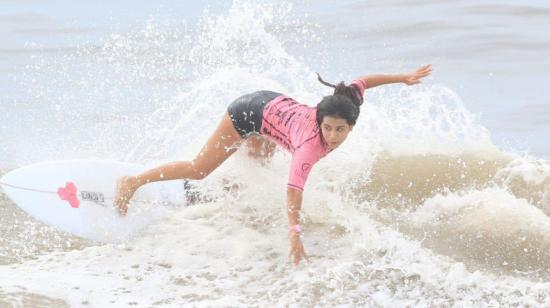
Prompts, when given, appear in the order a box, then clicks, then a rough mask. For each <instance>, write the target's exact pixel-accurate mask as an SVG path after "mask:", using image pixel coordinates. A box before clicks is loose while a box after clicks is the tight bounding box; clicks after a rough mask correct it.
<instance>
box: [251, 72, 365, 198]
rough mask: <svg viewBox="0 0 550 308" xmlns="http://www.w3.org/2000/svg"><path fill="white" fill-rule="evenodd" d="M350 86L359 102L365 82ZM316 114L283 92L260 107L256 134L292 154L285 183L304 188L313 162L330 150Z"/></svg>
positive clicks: (354, 82)
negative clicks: (259, 126) (260, 112)
mask: <svg viewBox="0 0 550 308" xmlns="http://www.w3.org/2000/svg"><path fill="white" fill-rule="evenodd" d="M350 86H354V88H355V89H356V90H357V96H358V98H359V101H360V102H361V103H362V102H363V93H364V92H365V88H366V84H365V82H364V81H363V80H360V79H359V80H354V81H353V82H352V83H351V84H350ZM316 114H317V108H316V107H311V106H308V105H304V104H300V103H298V102H297V101H295V100H294V99H292V98H290V97H288V96H285V95H280V96H277V97H276V98H275V99H273V100H272V101H270V102H269V103H267V105H266V106H265V107H264V109H263V117H262V126H261V130H260V135H263V136H266V137H267V138H268V139H269V140H271V141H274V142H275V143H277V144H279V145H281V146H283V147H284V148H285V149H287V150H288V151H289V152H290V153H291V154H292V164H291V167H290V175H289V179H288V186H289V187H292V188H295V189H299V190H304V185H305V183H306V180H307V177H308V175H309V172H310V171H311V168H312V167H313V165H314V164H315V163H316V162H318V161H319V160H320V159H321V158H323V157H325V156H326V155H327V154H328V153H329V152H330V151H331V149H329V148H328V146H327V145H326V143H325V142H324V140H322V136H321V133H320V130H319V127H318V125H317V121H316Z"/></svg>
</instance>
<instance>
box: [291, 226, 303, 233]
mask: <svg viewBox="0 0 550 308" xmlns="http://www.w3.org/2000/svg"><path fill="white" fill-rule="evenodd" d="M290 231H294V232H296V233H302V227H300V225H294V226H291V227H290Z"/></svg>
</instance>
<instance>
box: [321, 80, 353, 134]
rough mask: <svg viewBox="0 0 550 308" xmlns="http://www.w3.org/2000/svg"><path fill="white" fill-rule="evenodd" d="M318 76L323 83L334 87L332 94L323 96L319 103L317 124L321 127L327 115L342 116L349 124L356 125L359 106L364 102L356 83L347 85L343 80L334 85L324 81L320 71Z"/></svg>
mask: <svg viewBox="0 0 550 308" xmlns="http://www.w3.org/2000/svg"><path fill="white" fill-rule="evenodd" d="M317 76H318V78H317V79H318V80H319V81H320V82H321V83H322V84H324V85H326V86H329V87H331V88H334V93H333V94H332V95H329V96H325V97H323V99H322V100H321V102H320V103H319V104H317V125H319V128H320V127H321V123H322V122H323V118H324V117H326V116H334V117H336V118H341V119H344V120H346V122H347V123H348V124H349V125H352V126H353V125H355V122H357V117H359V106H360V105H361V104H362V103H363V98H362V97H361V95H360V94H359V93H360V92H359V89H357V88H356V87H355V85H351V86H346V85H345V84H344V82H343V81H342V82H340V83H339V84H337V85H333V84H330V83H328V82H326V81H324V80H323V79H322V78H321V76H320V75H319V74H318V73H317Z"/></svg>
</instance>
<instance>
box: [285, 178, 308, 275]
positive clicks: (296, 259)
mask: <svg viewBox="0 0 550 308" xmlns="http://www.w3.org/2000/svg"><path fill="white" fill-rule="evenodd" d="M287 203H288V224H289V228H291V230H290V254H289V257H290V261H291V262H292V263H294V265H296V266H298V264H300V260H301V259H302V258H306V259H307V255H306V252H305V250H304V245H303V244H302V240H301V239H300V235H301V230H298V229H297V227H293V226H299V224H300V209H301V208H302V191H301V190H299V189H297V188H293V187H288V188H287Z"/></svg>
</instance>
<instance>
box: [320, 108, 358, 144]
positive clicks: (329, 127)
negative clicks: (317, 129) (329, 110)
mask: <svg viewBox="0 0 550 308" xmlns="http://www.w3.org/2000/svg"><path fill="white" fill-rule="evenodd" d="M352 128H353V126H351V125H349V124H348V122H347V121H346V120H344V119H342V118H335V117H331V116H325V117H324V118H323V122H321V132H322V133H323V138H324V139H325V141H326V143H327V144H328V146H329V148H330V149H332V150H334V149H336V148H337V147H338V146H340V144H342V142H344V140H346V138H347V137H348V134H349V132H351V129H352Z"/></svg>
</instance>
